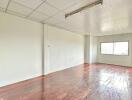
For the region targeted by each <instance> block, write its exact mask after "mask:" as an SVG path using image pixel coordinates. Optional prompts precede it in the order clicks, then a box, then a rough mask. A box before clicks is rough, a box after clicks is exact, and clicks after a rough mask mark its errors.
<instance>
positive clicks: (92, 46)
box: [89, 36, 97, 64]
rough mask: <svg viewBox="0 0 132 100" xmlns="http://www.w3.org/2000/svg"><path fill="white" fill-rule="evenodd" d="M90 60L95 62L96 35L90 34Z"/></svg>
mask: <svg viewBox="0 0 132 100" xmlns="http://www.w3.org/2000/svg"><path fill="white" fill-rule="evenodd" d="M89 49H90V61H89V63H90V64H92V63H96V62H97V37H96V36H90V48H89Z"/></svg>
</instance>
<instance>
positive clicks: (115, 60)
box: [97, 34, 132, 66]
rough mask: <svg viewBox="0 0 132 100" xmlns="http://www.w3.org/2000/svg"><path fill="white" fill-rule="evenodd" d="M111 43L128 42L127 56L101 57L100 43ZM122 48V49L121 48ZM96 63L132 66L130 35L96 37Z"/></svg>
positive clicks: (131, 38)
mask: <svg viewBox="0 0 132 100" xmlns="http://www.w3.org/2000/svg"><path fill="white" fill-rule="evenodd" d="M111 41H129V56H114V55H101V53H100V43H101V42H111ZM122 48H123V47H122ZM97 59H98V62H99V63H107V64H115V65H123V66H132V34H124V35H123V34H120V35H109V36H100V37H98V58H97Z"/></svg>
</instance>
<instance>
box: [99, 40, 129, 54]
mask: <svg viewBox="0 0 132 100" xmlns="http://www.w3.org/2000/svg"><path fill="white" fill-rule="evenodd" d="M118 42H127V43H128V54H127V55H118V54H114V46H113V54H103V53H102V52H101V49H102V48H101V44H102V43H113V45H114V43H118ZM100 54H101V55H114V56H129V41H128V40H127V41H113V42H100Z"/></svg>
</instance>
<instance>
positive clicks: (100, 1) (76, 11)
mask: <svg viewBox="0 0 132 100" xmlns="http://www.w3.org/2000/svg"><path fill="white" fill-rule="evenodd" d="M98 4H103V0H98V1H95V2H92V3H89V4H87V5H85V6H82V7H80V8H78V9H76V10H74V11H72V12H70V13H67V14H65V18H67V17H69V16H71V15H74V14H76V13H78V12H81V11H82V10H85V9H87V8H91V7H94V6H96V5H98Z"/></svg>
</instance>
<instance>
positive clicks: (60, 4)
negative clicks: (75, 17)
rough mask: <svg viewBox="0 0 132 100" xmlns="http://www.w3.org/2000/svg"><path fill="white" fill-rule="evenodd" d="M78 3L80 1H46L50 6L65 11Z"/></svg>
mask: <svg viewBox="0 0 132 100" xmlns="http://www.w3.org/2000/svg"><path fill="white" fill-rule="evenodd" d="M78 1H80V0H47V2H48V3H50V4H52V5H53V6H55V7H56V8H58V9H60V10H63V9H66V8H68V7H69V6H71V5H73V4H75V3H76V2H78Z"/></svg>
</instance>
